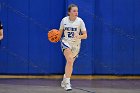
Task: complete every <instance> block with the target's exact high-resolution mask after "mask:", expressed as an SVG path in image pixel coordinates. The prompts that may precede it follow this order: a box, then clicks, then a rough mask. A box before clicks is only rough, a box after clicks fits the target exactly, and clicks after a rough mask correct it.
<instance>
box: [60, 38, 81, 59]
mask: <svg viewBox="0 0 140 93" xmlns="http://www.w3.org/2000/svg"><path fill="white" fill-rule="evenodd" d="M80 46H81V42H79V41H70V40H66V39H62V40H61V49H62V52H64V50H65V49H67V48H70V49H71V51H72V54H73V57H74V58H76V57H78V54H79V51H80Z"/></svg>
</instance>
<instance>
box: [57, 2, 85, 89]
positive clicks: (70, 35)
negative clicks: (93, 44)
mask: <svg viewBox="0 0 140 93" xmlns="http://www.w3.org/2000/svg"><path fill="white" fill-rule="evenodd" d="M59 30H60V32H61V36H62V34H63V33H64V36H62V40H61V47H62V51H63V53H64V56H65V58H66V61H67V63H66V66H65V74H64V76H63V81H62V82H61V87H63V88H64V89H65V90H66V91H69V90H72V88H71V84H70V78H71V75H72V71H73V63H74V61H75V58H77V56H78V53H79V50H80V45H81V39H86V38H87V32H86V27H85V23H84V21H83V20H82V19H81V18H79V17H78V6H77V5H75V4H71V5H69V7H68V16H67V17H65V18H63V19H62V21H61V23H60V29H59ZM80 31H81V33H82V34H80Z"/></svg>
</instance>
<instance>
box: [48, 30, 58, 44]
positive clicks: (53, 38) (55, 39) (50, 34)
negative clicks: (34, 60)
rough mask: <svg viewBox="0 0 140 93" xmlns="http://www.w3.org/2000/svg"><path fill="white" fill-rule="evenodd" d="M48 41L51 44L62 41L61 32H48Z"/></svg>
mask: <svg viewBox="0 0 140 93" xmlns="http://www.w3.org/2000/svg"><path fill="white" fill-rule="evenodd" d="M48 39H49V41H50V42H53V43H55V42H58V41H59V40H60V31H59V30H57V29H52V30H51V31H49V32H48Z"/></svg>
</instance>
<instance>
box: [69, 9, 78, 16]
mask: <svg viewBox="0 0 140 93" xmlns="http://www.w3.org/2000/svg"><path fill="white" fill-rule="evenodd" d="M69 15H70V16H74V17H77V16H78V8H77V7H72V8H71V11H70V12H69Z"/></svg>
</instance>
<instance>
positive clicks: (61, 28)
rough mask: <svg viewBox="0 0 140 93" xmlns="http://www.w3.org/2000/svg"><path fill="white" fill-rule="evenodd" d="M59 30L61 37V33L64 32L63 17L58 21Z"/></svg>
mask: <svg viewBox="0 0 140 93" xmlns="http://www.w3.org/2000/svg"><path fill="white" fill-rule="evenodd" d="M59 31H60V38H61V37H62V34H63V32H64V24H63V19H62V21H61V23H60V28H59Z"/></svg>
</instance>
